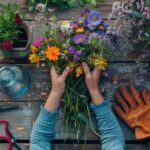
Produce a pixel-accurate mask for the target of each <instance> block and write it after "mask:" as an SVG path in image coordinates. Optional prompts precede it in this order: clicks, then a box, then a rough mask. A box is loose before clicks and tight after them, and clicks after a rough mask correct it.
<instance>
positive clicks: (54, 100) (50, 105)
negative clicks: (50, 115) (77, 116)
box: [44, 89, 62, 112]
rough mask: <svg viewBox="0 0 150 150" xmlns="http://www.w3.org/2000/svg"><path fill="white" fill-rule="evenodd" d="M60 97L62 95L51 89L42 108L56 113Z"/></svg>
mask: <svg viewBox="0 0 150 150" xmlns="http://www.w3.org/2000/svg"><path fill="white" fill-rule="evenodd" d="M61 96H62V94H60V92H59V91H55V90H53V89H52V90H51V92H50V94H49V96H48V98H47V100H46V103H45V105H44V108H46V109H47V110H48V111H51V112H54V111H56V110H57V109H58V107H59V103H60V100H61Z"/></svg>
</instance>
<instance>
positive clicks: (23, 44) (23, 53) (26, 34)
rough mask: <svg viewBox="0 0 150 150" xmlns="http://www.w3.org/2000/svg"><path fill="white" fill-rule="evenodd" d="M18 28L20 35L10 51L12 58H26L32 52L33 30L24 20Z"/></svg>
mask: <svg viewBox="0 0 150 150" xmlns="http://www.w3.org/2000/svg"><path fill="white" fill-rule="evenodd" d="M18 29H19V35H18V37H17V38H16V39H15V40H14V43H13V49H12V50H10V51H9V52H8V53H9V57H10V59H24V58H25V57H27V56H28V54H29V53H30V43H31V31H30V29H29V27H28V25H27V24H26V23H25V22H23V23H22V25H20V26H18Z"/></svg>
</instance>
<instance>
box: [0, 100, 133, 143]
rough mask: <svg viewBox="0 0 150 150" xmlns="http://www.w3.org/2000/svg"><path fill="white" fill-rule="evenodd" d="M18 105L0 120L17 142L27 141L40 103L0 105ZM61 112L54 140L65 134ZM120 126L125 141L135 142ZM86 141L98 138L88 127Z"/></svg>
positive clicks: (1, 115)
mask: <svg viewBox="0 0 150 150" xmlns="http://www.w3.org/2000/svg"><path fill="white" fill-rule="evenodd" d="M7 104H12V105H18V106H19V108H17V109H15V110H9V111H4V112H1V113H0V119H1V120H8V121H9V129H10V131H11V132H12V134H13V135H14V137H15V138H16V139H17V140H29V138H30V134H31V130H32V126H33V124H34V121H35V120H36V117H37V115H38V114H39V111H40V105H41V104H42V103H40V102H8V103H6V102H5V103H2V102H1V105H7ZM61 112H62V111H60V113H59V116H58V118H57V123H56V135H55V140H63V139H64V138H65V132H64V129H63V127H62V125H61V119H62V113H61ZM92 121H93V126H94V128H96V126H97V125H96V121H95V117H94V116H93V117H92ZM120 125H121V127H122V130H123V132H124V134H125V138H126V140H135V138H134V133H133V131H131V129H129V128H128V127H127V126H126V125H125V124H124V123H122V122H120ZM18 127H21V128H23V129H24V130H23V131H20V130H18ZM0 133H1V134H2V133H3V128H2V127H1V126H0ZM75 133H76V131H75V130H74V129H71V131H70V135H69V140H71V139H72V140H75V139H76V134H75ZM83 139H84V137H83ZM87 139H88V140H96V141H98V140H99V138H98V137H97V136H96V135H95V134H94V133H93V131H92V130H91V128H90V127H89V131H88V134H87Z"/></svg>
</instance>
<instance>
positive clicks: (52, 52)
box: [45, 46, 60, 61]
mask: <svg viewBox="0 0 150 150" xmlns="http://www.w3.org/2000/svg"><path fill="white" fill-rule="evenodd" d="M45 55H46V57H47V58H48V59H49V60H52V61H57V60H58V57H59V55H60V51H59V48H58V47H56V46H48V47H47V50H46V51H45Z"/></svg>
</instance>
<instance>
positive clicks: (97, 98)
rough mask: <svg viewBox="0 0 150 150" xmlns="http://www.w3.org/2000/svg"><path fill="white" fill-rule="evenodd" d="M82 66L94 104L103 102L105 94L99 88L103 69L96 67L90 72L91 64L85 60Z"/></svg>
mask: <svg viewBox="0 0 150 150" xmlns="http://www.w3.org/2000/svg"><path fill="white" fill-rule="evenodd" d="M82 67H83V70H84V73H85V82H86V85H87V88H88V90H89V93H90V95H91V97H92V102H93V103H94V104H100V103H102V102H103V96H102V95H101V93H100V89H99V79H100V75H101V71H100V70H99V69H98V68H97V67H95V68H94V70H93V71H92V72H90V69H89V66H88V65H87V64H86V63H85V62H83V63H82Z"/></svg>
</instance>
